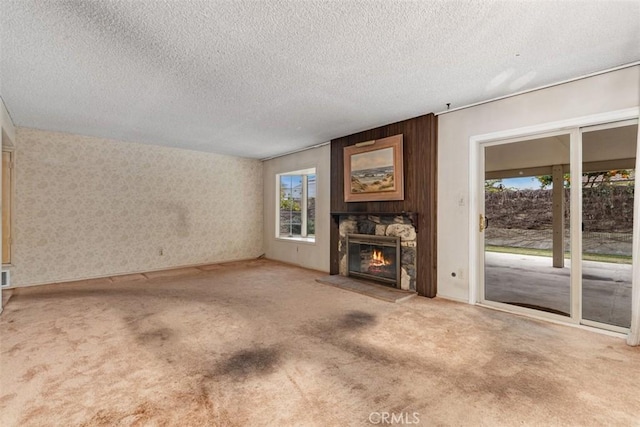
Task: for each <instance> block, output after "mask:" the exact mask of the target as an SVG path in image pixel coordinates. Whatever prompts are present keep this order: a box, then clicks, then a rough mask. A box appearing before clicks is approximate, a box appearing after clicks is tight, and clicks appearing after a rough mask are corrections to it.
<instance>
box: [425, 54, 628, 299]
mask: <svg viewBox="0 0 640 427" xmlns="http://www.w3.org/2000/svg"><path fill="white" fill-rule="evenodd" d="M639 105H640V66H634V67H630V68H625V69H622V70H618V71H614V72H610V73H606V74H602V75H598V76H594V77H590V78H586V79H582V80H578V81H574V82H570V83H566V84H563V85H559V86H554V87H551V88H547V89H542V90H538V91H534V92H530V93H526V94H523V95H518V96H514V97H511V98H506V99H502V100H499V101H495V102H490V103H487V104H483V105H479V106H476V107H470V108H467V109H463V110H459V111H454V112H451V113H446V114H442V115H440V116H439V117H438V295H439V296H442V297H446V298H452V299H457V300H463V301H467V300H468V298H469V268H470V266H469V254H468V247H469V198H470V194H469V179H470V176H469V172H468V169H469V153H470V143H469V139H470V138H471V137H472V136H474V135H482V134H486V133H490V132H497V131H502V130H509V129H516V128H521V127H526V126H532V125H537V124H543V123H549V122H554V121H559V120H565V119H571V118H576V117H581V116H587V115H592V114H598V113H605V112H610V111H614V110H621V109H624V108H632V107H638V106H639ZM453 272H455V273H456V277H452V275H451V273H453Z"/></svg>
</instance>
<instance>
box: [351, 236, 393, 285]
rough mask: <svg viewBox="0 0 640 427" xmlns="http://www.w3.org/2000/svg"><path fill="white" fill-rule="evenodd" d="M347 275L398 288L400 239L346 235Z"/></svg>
mask: <svg viewBox="0 0 640 427" xmlns="http://www.w3.org/2000/svg"><path fill="white" fill-rule="evenodd" d="M346 243H347V274H348V275H349V276H354V277H361V278H365V279H372V280H376V281H379V282H382V283H384V284H387V285H392V286H394V287H397V288H399V287H400V237H393V236H373V235H369V234H347V242H346Z"/></svg>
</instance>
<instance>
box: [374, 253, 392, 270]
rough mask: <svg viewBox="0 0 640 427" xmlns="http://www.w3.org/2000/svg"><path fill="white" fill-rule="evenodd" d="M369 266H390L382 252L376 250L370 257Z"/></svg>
mask: <svg viewBox="0 0 640 427" xmlns="http://www.w3.org/2000/svg"><path fill="white" fill-rule="evenodd" d="M371 265H375V266H380V265H391V261H390V260H388V259H385V257H384V255H383V254H382V251H379V250H378V249H374V250H373V256H372V257H371Z"/></svg>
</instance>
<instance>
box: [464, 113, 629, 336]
mask: <svg viewBox="0 0 640 427" xmlns="http://www.w3.org/2000/svg"><path fill="white" fill-rule="evenodd" d="M637 138H638V122H637V120H631V121H629V120H627V121H619V122H613V123H607V124H601V125H597V126H589V127H586V126H585V127H581V128H580V127H576V128H567V129H563V130H558V131H554V132H551V133H540V134H536V135H530V136H526V137H521V138H511V139H503V140H494V141H486V142H483V143H481V144H480V147H479V148H480V153H479V154H480V155H479V164H480V165H479V170H480V177H479V178H480V180H479V181H480V182H481V184H482V185H481V186H478V191H479V197H478V209H479V217H478V221H479V222H478V229H477V230H476V232H477V233H478V235H479V236H480V238H479V245H478V247H479V249H480V251H479V252H480V257H479V258H480V259H479V268H478V270H479V275H478V276H479V277H478V283H479V289H478V302H480V303H482V304H486V305H489V306H494V307H497V308H502V309H507V310H509V311H515V312H520V313H525V314H532V315H535V316H538V317H545V318H550V319H554V320H560V321H563V322H571V323H579V324H584V325H589V326H595V327H599V328H603V329H608V330H611V331H615V332H622V333H626V332H628V331H629V328H630V324H631V311H632V287H633V286H632V285H633V280H632V276H633V257H632V235H633V217H634V212H633V206H634V195H635V194H634V192H635V176H636V174H635V169H636V151H637Z"/></svg>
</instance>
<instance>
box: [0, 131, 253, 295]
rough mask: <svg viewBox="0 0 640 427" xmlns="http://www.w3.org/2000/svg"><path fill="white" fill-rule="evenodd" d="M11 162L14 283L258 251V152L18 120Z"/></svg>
mask: <svg viewBox="0 0 640 427" xmlns="http://www.w3.org/2000/svg"><path fill="white" fill-rule="evenodd" d="M15 172H16V183H15V185H16V198H15V203H16V204H15V229H14V237H15V241H14V251H13V259H12V261H13V264H14V267H13V271H12V284H13V285H16V286H22V285H33V284H40V283H52V282H61V281H68V280H75V279H85V278H91V277H101V276H109V275H116V274H124V273H131V272H141V271H150V270H157V269H163V268H170V267H177V266H185V265H194V264H204V263H214V262H220V261H227V260H237V259H248V258H255V257H258V256H259V255H260V254H262V253H263V246H262V228H263V227H262V218H263V211H262V200H263V199H262V190H263V184H262V163H261V162H260V161H259V160H254V159H244V158H239V157H231V156H223V155H218V154H211V153H202V152H196V151H189V150H181V149H176V148H168V147H158V146H151V145H143V144H133V143H126V142H121V141H114V140H107V139H101V138H93V137H85V136H79V135H72V134H67V133H59V132H46V131H39V130H33V129H25V128H18V130H17V143H16V151H15ZM161 250H162V254H161V253H160V252H161Z"/></svg>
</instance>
